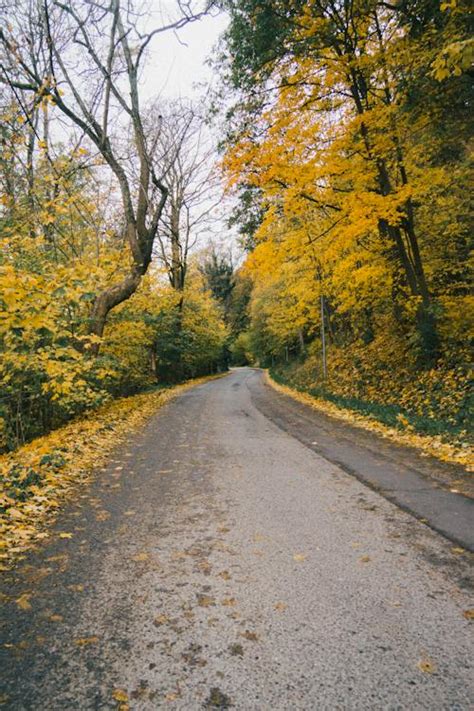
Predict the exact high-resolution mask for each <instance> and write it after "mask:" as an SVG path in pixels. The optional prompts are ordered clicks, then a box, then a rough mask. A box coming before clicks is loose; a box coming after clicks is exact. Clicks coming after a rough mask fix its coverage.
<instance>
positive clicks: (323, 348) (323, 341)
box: [321, 294, 328, 380]
mask: <svg viewBox="0 0 474 711" xmlns="http://www.w3.org/2000/svg"><path fill="white" fill-rule="evenodd" d="M321 354H322V359H323V380H326V378H327V375H328V372H327V364H326V332H325V329H324V296H323V295H322V294H321Z"/></svg>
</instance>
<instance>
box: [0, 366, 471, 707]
mask: <svg viewBox="0 0 474 711" xmlns="http://www.w3.org/2000/svg"><path fill="white" fill-rule="evenodd" d="M284 406H287V407H288V416H287V418H286V421H285V417H284V412H283V410H284ZM298 407H300V406H298ZM298 418H300V419H298ZM273 420H275V421H277V422H278V425H277V424H275V422H274V421H273ZM328 422H330V421H328V420H327V418H323V417H320V416H319V415H318V414H317V413H313V412H312V411H310V410H307V409H306V408H305V409H304V411H303V410H300V409H295V408H293V407H292V406H291V401H288V400H287V399H286V398H282V396H279V395H276V394H275V393H274V392H273V391H272V390H270V389H269V388H268V387H267V386H265V385H263V383H262V376H261V373H259V372H258V371H254V370H251V369H239V370H237V371H235V372H233V373H232V374H231V375H230V376H228V377H226V378H224V379H221V380H217V381H213V382H210V383H208V384H205V385H201V386H199V387H196V388H194V389H193V390H190V391H188V392H186V393H185V394H183V395H182V396H180V397H179V398H178V399H176V400H174V401H173V402H171V403H170V404H168V405H167V406H166V407H165V408H163V409H162V410H161V411H160V412H159V413H158V415H157V416H155V417H154V418H153V419H152V420H151V421H150V423H149V425H148V426H147V427H146V428H145V429H144V430H143V432H142V433H141V434H140V435H138V436H137V437H135V438H134V439H133V441H132V442H131V443H129V445H128V446H127V447H124V448H122V449H121V450H120V451H119V452H118V453H117V454H116V456H115V460H114V461H112V462H111V463H110V466H109V467H108V468H107V470H106V471H104V472H102V473H100V474H99V476H98V478H97V480H96V482H95V483H94V484H93V485H92V486H91V487H90V488H89V489H88V490H86V491H83V492H82V494H81V498H79V499H78V502H77V503H76V504H74V505H71V507H70V508H69V509H68V510H66V511H65V512H64V514H63V515H62V516H61V517H60V519H59V521H58V523H57V525H56V527H55V536H54V541H52V542H50V543H49V544H48V545H46V546H44V547H43V548H42V549H41V550H39V551H38V552H37V553H36V554H34V555H32V556H30V557H29V558H28V560H27V561H26V562H25V563H24V564H23V565H22V568H20V569H19V570H17V571H16V572H15V573H14V574H13V575H12V576H11V579H9V580H7V585H6V593H7V595H9V596H13V597H15V598H19V597H20V595H21V594H22V593H27V594H31V598H30V599H29V601H30V603H31V609H30V610H22V609H20V607H19V606H18V605H16V604H15V603H11V602H7V603H6V604H5V605H4V610H5V613H6V614H5V617H6V622H5V623H4V625H3V627H2V633H3V634H2V636H3V638H4V640H6V645H7V646H6V647H4V655H5V656H4V661H3V662H2V667H1V669H2V676H3V677H4V683H3V690H2V691H3V693H4V694H5V696H4V698H3V700H4V704H5V708H8V709H38V710H41V711H56V709H57V710H58V711H59V709H61V710H63V709H68V710H76V709H77V710H82V709H117V708H119V707H120V704H122V707H121V708H122V711H125V709H126V705H125V702H124V701H121V700H120V699H124V698H125V696H124V693H126V694H127V696H128V699H129V700H128V702H127V703H128V704H129V707H130V709H132V710H135V709H136V710H137V711H154V710H155V709H170V710H175V709H185V710H189V711H193V710H194V709H196V710H197V709H205V708H220V709H226V708H230V709H236V710H242V711H251V710H262V711H263V710H265V711H266V710H268V711H270V710H271V711H287V710H291V711H293V710H296V709H305V710H313V709H315V710H319V709H329V710H332V709H364V710H365V709H393V710H395V709H409V710H410V711H413V710H415V709H430V710H436V709H453V710H454V709H455V710H459V709H463V710H464V709H466V710H467V709H472V708H473V705H474V688H473V674H472V660H473V658H474V654H473V653H474V647H473V643H472V623H470V622H469V621H468V620H467V619H466V617H465V616H464V615H463V612H464V611H465V610H466V609H468V608H472V607H473V606H474V603H473V599H472V594H471V593H472V580H471V579H470V575H469V574H470V566H469V559H468V557H469V554H467V553H465V554H454V553H453V552H452V551H451V549H452V548H453V543H452V542H450V541H449V540H447V539H446V538H443V537H442V536H441V535H439V534H438V533H436V532H434V531H433V530H431V529H430V528H428V527H427V526H426V525H424V524H423V523H420V522H419V521H418V520H417V519H416V518H415V517H413V516H412V515H410V514H409V513H407V512H405V511H403V510H401V509H400V508H399V507H397V506H396V505H394V504H393V503H392V502H391V501H388V500H387V499H386V498H384V497H383V496H381V495H380V494H379V493H377V492H376V491H374V490H373V489H371V488H369V487H368V486H366V485H364V484H363V483H361V482H360V481H359V480H358V479H357V478H356V477H355V476H353V475H351V474H349V473H347V472H346V471H344V470H343V469H342V468H341V467H340V466H338V465H336V464H334V463H331V461H329V460H328V459H327V458H323V457H322V456H321V455H320V454H318V453H317V452H315V451H314V449H315V448H317V447H324V451H325V452H326V454H325V456H326V457H329V458H331V442H330V439H329V437H330V434H331V432H330V429H331V428H330V425H329V424H328ZM333 424H334V432H335V435H334V448H335V451H336V449H337V446H340V444H341V442H342V440H343V435H342V434H341V430H340V429H338V426H337V423H333ZM310 427H313V428H316V430H315V431H318V428H319V433H320V438H323V436H324V442H323V443H322V444H321V443H318V444H315V445H311V446H306V444H304V440H305V437H306V438H307V437H308V436H309V429H308V428H310ZM285 430H286V431H285ZM347 432H348V430H346V434H347ZM293 433H294V434H297V435H299V439H298V438H297V437H296V436H293ZM351 436H353V437H354V438H355V439H354V447H356V444H357V443H356V440H357V442H358V443H359V444H358V445H357V446H358V447H359V449H357V456H358V457H359V459H360V447H362V446H367V451H368V454H367V457H368V459H370V456H372V455H373V453H374V450H373V448H372V449H371V450H370V446H369V445H370V443H369V442H368V441H366V440H364V436H363V434H362V433H358V434H357V433H356V434H354V433H352V435H351ZM300 440H303V441H300ZM313 441H316V437H315V439H314V440H313ZM364 442H365V444H364ZM386 447H389V445H387V444H385V443H380V451H379V455H380V456H385V457H386V459H387V468H392V467H393V463H394V461H398V462H399V466H400V472H401V475H403V473H404V471H405V469H404V464H403V462H402V460H401V459H397V458H398V457H402V458H403V457H405V458H406V457H408V456H409V455H408V454H407V453H406V452H405V453H403V452H402V451H401V450H399V449H397V448H394V449H393V450H390V451H389V450H387V449H386ZM369 450H370V451H369ZM354 451H355V450H354ZM370 452H372V455H371V454H370ZM336 454H337V456H336V455H335V456H334V458H335V459H336V458H338V457H339V454H340V451H339V450H338V453H336ZM339 459H340V457H339ZM359 459H358V461H359ZM370 461H372V460H370ZM404 461H405V460H404ZM358 466H359V465H358ZM370 466H372V465H370ZM368 468H369V469H370V467H368ZM358 475H361V472H358ZM61 531H63V532H72V533H73V534H74V535H73V537H72V538H71V539H63V538H60V537H59V535H58V534H59V532H61ZM470 595H471V597H470Z"/></svg>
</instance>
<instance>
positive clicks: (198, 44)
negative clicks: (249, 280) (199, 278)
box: [141, 0, 240, 259]
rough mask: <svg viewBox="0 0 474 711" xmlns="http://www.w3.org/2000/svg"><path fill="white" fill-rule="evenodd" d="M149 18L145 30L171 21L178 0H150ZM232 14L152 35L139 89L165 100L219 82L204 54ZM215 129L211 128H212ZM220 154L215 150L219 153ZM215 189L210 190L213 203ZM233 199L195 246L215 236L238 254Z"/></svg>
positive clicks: (220, 208) (200, 246) (187, 95)
mask: <svg viewBox="0 0 474 711" xmlns="http://www.w3.org/2000/svg"><path fill="white" fill-rule="evenodd" d="M195 1H196V5H197V4H198V3H199V0H195ZM150 11H151V12H150V19H149V21H148V25H147V31H151V30H152V29H153V28H154V27H160V26H163V25H165V24H168V23H169V21H170V19H175V18H176V17H177V16H178V15H177V2H176V0H150ZM227 23H228V16H227V15H226V14H225V13H223V12H221V13H216V12H213V13H212V14H209V15H206V16H204V17H203V18H202V19H201V20H199V21H196V22H192V23H189V24H187V25H186V26H185V27H183V28H182V29H180V30H179V31H177V32H171V31H170V32H166V33H163V34H158V35H157V36H156V37H155V38H154V39H153V40H152V44H151V47H150V52H149V55H148V59H147V62H146V68H145V70H144V73H143V76H142V87H141V95H142V97H144V98H145V99H152V98H156V97H160V99H161V101H163V102H165V101H166V99H168V98H173V99H174V98H191V99H196V100H197V99H198V98H199V97H201V96H203V94H204V93H205V89H204V87H205V86H208V85H209V84H212V83H213V82H214V81H215V82H216V83H217V82H218V77H214V76H213V71H212V69H211V67H209V66H208V64H207V63H206V60H207V59H208V58H209V57H210V56H211V55H212V53H213V49H214V51H215V45H216V44H217V42H218V39H219V36H220V35H221V34H222V33H223V32H224V30H225V29H226V26H227ZM209 130H211V129H209ZM209 140H210V142H212V143H216V144H217V136H215V135H213V134H212V131H211V133H210V134H209ZM216 158H217V154H216ZM215 199H216V195H215V194H212V195H210V196H209V201H210V204H211V203H212V204H214V202H215ZM231 208H232V201H231V200H230V199H229V198H226V199H223V200H222V201H221V202H220V203H219V204H218V205H217V206H216V207H215V208H214V209H213V218H214V219H213V223H212V225H210V226H209V230H208V231H207V232H206V231H204V232H203V233H202V234H201V235H200V237H199V240H198V243H197V245H196V248H197V249H198V250H199V249H203V248H206V246H207V245H209V244H210V243H211V242H212V243H213V244H214V245H216V246H220V248H221V249H222V251H224V252H228V251H229V250H230V251H232V253H233V255H234V258H235V259H238V254H239V252H240V250H239V248H238V247H237V240H236V235H235V234H234V230H230V229H229V227H228V225H227V220H228V215H229V211H230V210H231Z"/></svg>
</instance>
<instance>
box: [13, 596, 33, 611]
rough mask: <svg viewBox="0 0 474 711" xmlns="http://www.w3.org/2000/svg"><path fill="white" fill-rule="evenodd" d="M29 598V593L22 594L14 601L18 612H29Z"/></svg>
mask: <svg viewBox="0 0 474 711" xmlns="http://www.w3.org/2000/svg"><path fill="white" fill-rule="evenodd" d="M30 598H31V593H23V595H20V597H18V598H17V599H16V600H15V602H16V604H17V605H18V607H19V608H20V610H31V605H30Z"/></svg>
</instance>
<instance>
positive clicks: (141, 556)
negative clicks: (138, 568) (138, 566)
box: [132, 552, 150, 563]
mask: <svg viewBox="0 0 474 711" xmlns="http://www.w3.org/2000/svg"><path fill="white" fill-rule="evenodd" d="M132 560H134V561H135V562H136V563H144V562H145V561H147V560H150V555H149V553H145V552H142V553H136V554H135V555H132Z"/></svg>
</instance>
